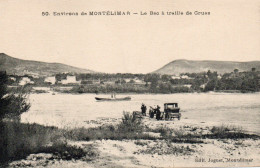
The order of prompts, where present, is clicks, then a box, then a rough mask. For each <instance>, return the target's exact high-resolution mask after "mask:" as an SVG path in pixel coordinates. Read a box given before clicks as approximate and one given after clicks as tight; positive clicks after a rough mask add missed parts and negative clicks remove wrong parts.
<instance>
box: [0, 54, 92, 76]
mask: <svg viewBox="0 0 260 168" xmlns="http://www.w3.org/2000/svg"><path fill="white" fill-rule="evenodd" d="M3 70H5V71H7V73H8V74H17V75H24V74H38V75H39V76H46V75H52V74H57V73H63V72H71V73H94V71H91V70H88V69H81V68H76V67H73V66H69V65H65V64H60V63H46V62H39V61H29V60H22V59H17V58H13V57H10V56H8V55H6V54H4V53H0V71H3Z"/></svg>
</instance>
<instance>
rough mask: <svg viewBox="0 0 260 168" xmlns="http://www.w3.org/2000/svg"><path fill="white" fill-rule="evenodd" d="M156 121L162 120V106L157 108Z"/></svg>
mask: <svg viewBox="0 0 260 168" xmlns="http://www.w3.org/2000/svg"><path fill="white" fill-rule="evenodd" d="M156 119H157V120H160V119H161V111H160V106H158V105H157V108H156Z"/></svg>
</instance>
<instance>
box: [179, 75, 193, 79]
mask: <svg viewBox="0 0 260 168" xmlns="http://www.w3.org/2000/svg"><path fill="white" fill-rule="evenodd" d="M181 79H192V78H191V77H189V76H188V75H182V76H181Z"/></svg>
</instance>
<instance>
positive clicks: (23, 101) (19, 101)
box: [0, 72, 30, 121]
mask: <svg viewBox="0 0 260 168" xmlns="http://www.w3.org/2000/svg"><path fill="white" fill-rule="evenodd" d="M7 83H8V76H7V74H6V72H0V121H2V120H3V119H6V118H9V119H13V120H20V117H21V114H22V113H24V112H26V111H28V110H29V108H30V103H28V101H27V98H28V92H27V90H26V88H17V89H16V90H15V91H9V90H8V88H7Z"/></svg>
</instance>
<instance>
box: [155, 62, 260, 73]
mask: <svg viewBox="0 0 260 168" xmlns="http://www.w3.org/2000/svg"><path fill="white" fill-rule="evenodd" d="M252 68H256V70H257V71H259V70H260V61H251V62H233V61H191V60H185V59H181V60H175V61H172V62H170V63H168V64H166V65H165V66H163V67H162V68H160V69H158V70H156V71H154V72H153V73H159V74H168V75H173V74H175V75H178V74H180V73H198V72H205V71H208V70H210V71H217V72H218V73H219V74H224V73H228V72H233V71H234V69H238V70H239V71H240V72H241V71H251V69H252Z"/></svg>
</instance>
